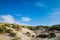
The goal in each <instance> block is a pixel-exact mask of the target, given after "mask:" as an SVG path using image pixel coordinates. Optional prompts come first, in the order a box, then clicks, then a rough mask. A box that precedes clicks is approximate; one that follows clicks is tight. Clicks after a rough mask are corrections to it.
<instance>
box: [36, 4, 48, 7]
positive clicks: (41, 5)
mask: <svg viewBox="0 0 60 40" xmlns="http://www.w3.org/2000/svg"><path fill="white" fill-rule="evenodd" d="M37 6H40V7H47V5H45V4H42V3H37Z"/></svg>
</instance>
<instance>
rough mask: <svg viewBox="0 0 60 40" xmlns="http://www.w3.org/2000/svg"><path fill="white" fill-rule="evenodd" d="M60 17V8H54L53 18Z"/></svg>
mask: <svg viewBox="0 0 60 40" xmlns="http://www.w3.org/2000/svg"><path fill="white" fill-rule="evenodd" d="M59 17H60V8H56V9H53V12H52V18H59Z"/></svg>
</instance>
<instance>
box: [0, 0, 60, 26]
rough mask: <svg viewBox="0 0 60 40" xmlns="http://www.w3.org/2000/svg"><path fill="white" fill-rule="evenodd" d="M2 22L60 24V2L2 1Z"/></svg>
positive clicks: (0, 1)
mask: <svg viewBox="0 0 60 40" xmlns="http://www.w3.org/2000/svg"><path fill="white" fill-rule="evenodd" d="M0 22H8V23H17V24H21V25H33V26H36V25H54V24H60V0H0Z"/></svg>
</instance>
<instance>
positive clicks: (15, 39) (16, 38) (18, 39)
mask: <svg viewBox="0 0 60 40" xmlns="http://www.w3.org/2000/svg"><path fill="white" fill-rule="evenodd" d="M12 40H21V38H18V37H16V36H15V37H14V39H12Z"/></svg>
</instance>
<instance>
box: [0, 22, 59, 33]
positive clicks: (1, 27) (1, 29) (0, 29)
mask: <svg viewBox="0 0 60 40" xmlns="http://www.w3.org/2000/svg"><path fill="white" fill-rule="evenodd" d="M7 27H9V28H13V29H15V30H16V31H19V30H21V29H22V28H28V29H30V30H43V29H46V30H47V29H48V30H57V31H60V24H58V25H52V26H42V25H39V26H36V27H34V26H27V25H18V24H9V23H0V33H11V32H12V30H11V29H7Z"/></svg>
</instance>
